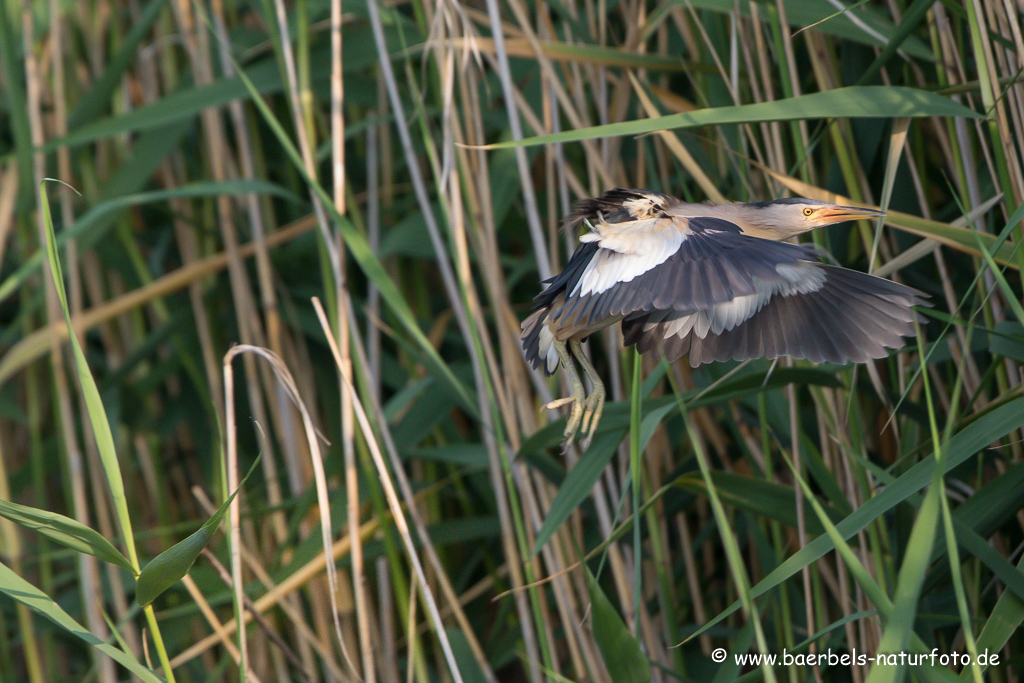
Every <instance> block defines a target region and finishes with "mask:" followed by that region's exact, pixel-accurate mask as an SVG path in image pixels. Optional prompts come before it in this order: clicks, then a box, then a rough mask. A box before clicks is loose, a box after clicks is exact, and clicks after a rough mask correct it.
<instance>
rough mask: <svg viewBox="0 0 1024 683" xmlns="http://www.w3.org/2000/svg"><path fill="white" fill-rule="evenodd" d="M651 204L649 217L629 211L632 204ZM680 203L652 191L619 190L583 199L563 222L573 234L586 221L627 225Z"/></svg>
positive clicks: (565, 228)
mask: <svg viewBox="0 0 1024 683" xmlns="http://www.w3.org/2000/svg"><path fill="white" fill-rule="evenodd" d="M637 201H640V202H644V201H646V202H648V203H649V209H648V211H647V212H646V213H645V214H642V215H638V214H637V213H636V212H635V208H636V207H634V209H633V210H631V209H630V208H627V206H626V204H627V203H628V202H637ZM678 201H679V200H677V199H675V198H674V197H671V196H669V195H667V194H662V193H660V192H652V191H650V190H629V189H626V188H622V187H617V188H615V189H614V190H608V191H607V192H605V193H604V194H603V195H601V196H600V197H592V198H590V199H581V200H580V201H578V202H576V204H574V205H573V207H572V212H571V213H570V214H569V215H568V216H566V217H565V220H564V221H563V222H562V230H563V231H565V232H570V231H572V230H575V229H576V228H578V227H579V225H580V224H581V223H582V222H583V221H584V220H587V221H591V222H594V221H597V220H598V219H599V218H603V219H604V221H605V222H606V223H625V222H626V221H635V220H638V219H641V218H649V217H651V216H654V215H656V214H657V213H658V212H660V211H662V210H663V209H664V208H665V207H666V206H669V205H671V204H673V203H675V202H678Z"/></svg>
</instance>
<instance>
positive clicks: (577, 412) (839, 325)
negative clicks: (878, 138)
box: [522, 189, 928, 449]
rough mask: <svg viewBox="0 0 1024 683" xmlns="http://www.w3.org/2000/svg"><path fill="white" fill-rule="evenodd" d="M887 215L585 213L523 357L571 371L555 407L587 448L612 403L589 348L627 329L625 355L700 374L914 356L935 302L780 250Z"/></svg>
mask: <svg viewBox="0 0 1024 683" xmlns="http://www.w3.org/2000/svg"><path fill="white" fill-rule="evenodd" d="M881 215H882V213H881V212H880V211H877V210H874V209H862V208H858V207H852V206H836V205H833V204H826V203H824V202H819V201H815V200H811V199H799V198H793V199H776V200H774V201H768V202H757V203H753V204H721V205H711V204H686V203H683V202H681V201H679V200H678V199H676V198H674V197H670V196H668V195H664V194H659V193H657V192H650V191H647V190H624V189H615V190H611V191H609V192H606V193H605V194H604V195H602V196H601V197H598V198H595V199H586V200H584V201H582V202H580V203H579V204H577V205H576V207H575V208H574V210H573V212H572V213H571V214H570V215H569V216H568V217H567V218H566V221H565V225H566V229H569V230H572V229H574V228H577V227H578V226H579V225H580V224H581V223H585V224H586V225H587V227H588V228H589V232H587V233H585V234H584V235H582V236H581V237H580V238H579V239H580V243H579V246H578V247H577V248H576V251H575V252H574V253H573V255H572V257H571V258H570V259H569V263H568V264H567V265H566V267H565V270H563V271H562V272H561V273H559V274H558V275H556V276H555V277H553V278H551V279H549V280H546V281H545V284H547V285H548V286H547V288H546V289H545V290H544V291H543V292H541V293H540V294H539V295H538V296H537V297H536V299H535V302H536V304H535V306H534V312H533V313H532V314H531V315H530V316H529V317H528V318H527V319H526V320H525V321H524V322H523V325H522V343H523V349H524V350H525V352H526V360H527V361H528V362H529V363H531V364H532V366H533V367H534V368H537V367H542V368H543V369H544V372H545V373H546V374H549V375H550V374H552V373H553V372H554V371H555V368H556V367H558V364H559V362H561V365H562V367H563V368H564V370H565V373H566V375H567V376H568V379H569V383H570V385H571V386H572V395H571V396H568V397H566V398H561V399H558V400H556V401H552V402H551V403H549V404H547V406H546V407H548V408H557V407H559V406H563V405H567V404H572V408H571V409H570V412H569V417H568V420H567V422H566V426H565V434H564V436H565V443H566V444H568V443H569V442H570V441H571V440H572V438H573V436H575V434H576V432H577V430H579V429H581V428H582V430H583V434H584V438H583V440H582V442H581V445H582V447H583V448H584V449H586V448H587V447H588V446H589V445H590V440H591V439H592V438H593V435H594V430H595V429H596V428H597V422H598V420H599V419H600V417H601V411H602V409H603V407H604V399H605V389H604V384H603V383H602V382H601V378H600V377H599V376H598V375H597V372H596V371H595V370H594V366H593V365H592V364H591V362H590V359H588V358H587V356H586V355H585V354H584V353H583V350H582V348H581V346H580V344H581V342H582V341H583V340H584V339H586V338H587V337H588V336H589V335H591V334H593V333H594V332H596V331H597V330H600V329H603V328H605V327H608V326H609V325H614V324H615V323H617V322H620V321H621V322H622V334H623V338H624V341H625V343H626V344H627V345H636V347H637V349H638V350H639V351H641V352H643V353H651V354H653V355H654V356H655V357H664V358H665V359H667V360H668V361H670V362H671V361H675V360H677V359H678V358H680V357H681V356H683V355H686V354H689V359H690V365H691V366H693V367H697V366H699V365H701V364H702V363H709V362H711V361H724V360H730V359H732V360H747V359H750V358H761V357H766V358H770V359H771V358H778V357H779V356H790V357H792V358H804V359H807V360H810V361H814V362H816V363H823V362H829V363H847V362H849V361H854V362H859V363H862V362H866V361H868V360H871V359H872V358H882V357H884V356H885V355H886V349H895V348H899V347H901V346H903V344H904V341H903V337H907V336H911V335H913V334H914V323H915V322H920V321H921V318H919V316H918V314H917V313H916V312H915V311H914V310H913V308H912V307H913V306H916V305H928V304H927V303H926V301H925V298H926V297H927V295H926V294H924V293H923V292H919V291H917V290H916V289H911V288H910V287H905V286H903V285H900V284H897V283H895V282H890V281H888V280H883V279H882V278H879V277H875V276H873V275H867V274H865V273H860V272H857V271H854V270H849V269H847V268H841V267H839V266H834V265H828V264H825V263H822V262H821V261H820V260H819V258H818V252H817V251H816V250H814V249H813V248H810V247H807V246H802V245H797V244H790V243H787V242H782V241H781V240H785V239H787V238H789V237H792V236H793V235H797V234H799V233H802V232H807V231H808V230H813V229H815V228H820V227H822V226H825V225H831V224H833V223H841V222H843V221H849V220H854V219H860V218H876V219H877V218H878V217H879V216H881ZM573 357H575V359H576V360H577V361H579V363H580V366H581V367H582V368H583V371H584V372H585V373H586V375H587V377H588V378H589V379H590V383H591V384H592V385H593V389H592V390H591V393H590V395H589V396H585V392H584V389H583V383H582V382H581V381H580V376H579V374H578V373H577V371H576V366H575V364H574V362H573Z"/></svg>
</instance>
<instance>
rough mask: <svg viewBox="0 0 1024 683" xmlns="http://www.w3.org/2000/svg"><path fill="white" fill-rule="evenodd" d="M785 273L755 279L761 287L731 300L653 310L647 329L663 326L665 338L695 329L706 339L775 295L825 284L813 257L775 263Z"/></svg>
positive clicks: (729, 327) (742, 319) (812, 289)
mask: <svg viewBox="0 0 1024 683" xmlns="http://www.w3.org/2000/svg"><path fill="white" fill-rule="evenodd" d="M775 270H776V272H778V274H779V275H780V276H781V279H780V280H775V281H772V282H764V281H760V282H757V283H755V284H756V285H757V287H758V291H757V293H755V294H749V295H746V296H738V297H736V298H735V299H732V300H731V301H726V302H724V303H720V304H716V305H714V306H712V307H710V308H707V309H705V310H700V311H694V312H692V313H682V314H680V313H676V312H674V311H664V312H663V313H662V315H660V316H657V315H654V314H652V315H651V317H650V318H649V319H648V322H646V323H645V324H644V328H643V329H644V332H649V331H650V330H653V329H654V328H660V329H659V333H660V334H661V336H662V337H663V338H664V339H668V338H670V337H679V338H680V339H682V338H684V337H686V335H688V334H690V333H691V332H693V334H695V335H696V336H698V337H700V338H701V339H705V338H706V337H707V335H708V332H709V331H710V332H714V333H715V334H716V335H719V334H721V333H722V332H723V331H727V330H732V329H733V328H735V327H736V326H737V325H740V324H741V323H743V322H746V321H747V320H749V319H750V318H751V317H753V315H754V314H755V313H757V312H758V311H760V310H761V309H762V308H763V307H764V305H765V304H766V303H768V301H769V300H771V298H772V297H773V296H793V295H794V294H809V293H810V292H816V291H818V290H819V289H821V288H822V286H824V284H825V271H824V270H823V269H822V268H819V267H817V266H816V265H815V264H814V263H812V262H810V261H799V262H797V263H780V264H779V265H777V266H776V267H775Z"/></svg>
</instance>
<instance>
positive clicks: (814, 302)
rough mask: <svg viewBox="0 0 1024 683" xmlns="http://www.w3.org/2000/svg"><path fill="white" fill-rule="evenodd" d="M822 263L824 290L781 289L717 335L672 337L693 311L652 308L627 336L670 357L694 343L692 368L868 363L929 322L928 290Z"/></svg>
mask: <svg viewBox="0 0 1024 683" xmlns="http://www.w3.org/2000/svg"><path fill="white" fill-rule="evenodd" d="M818 267H819V268H821V269H822V270H823V271H824V273H825V279H824V283H823V284H822V286H821V288H820V289H818V290H817V291H813V292H806V293H793V294H790V295H788V296H783V295H780V294H776V295H774V296H772V297H771V298H770V299H769V300H768V301H767V302H766V303H765V304H764V306H763V307H762V308H761V309H760V310H759V311H757V312H756V313H754V314H753V315H752V316H750V318H748V319H747V320H746V321H744V322H741V323H740V324H739V325H737V326H736V327H734V328H732V329H730V330H722V331H721V332H719V333H717V334H716V333H715V332H714V331H713V330H710V331H708V333H707V334H706V335H705V336H704V337H703V338H702V337H700V336H698V335H697V334H696V332H694V331H692V330H691V331H690V332H689V333H687V334H686V335H684V338H680V337H678V336H675V335H672V336H669V337H668V338H667V339H666V338H665V334H666V331H667V325H669V324H671V323H672V321H673V320H675V319H678V318H679V317H680V316H683V315H687V312H686V311H681V312H678V313H674V314H671V315H668V316H666V315H665V312H663V311H653V312H648V313H642V314H640V315H634V316H630V317H628V318H626V319H625V320H624V321H623V323H622V332H623V337H624V339H625V340H626V343H627V344H636V345H637V348H638V349H640V350H641V351H652V352H653V353H655V354H657V355H661V356H664V357H665V358H667V359H668V360H669V361H674V360H676V359H678V358H679V357H680V356H681V355H682V353H683V352H684V350H688V351H689V353H690V365H692V366H693V367H697V366H699V365H701V364H703V363H709V362H711V361H725V360H747V359H750V358H760V357H762V356H764V357H767V358H778V357H779V356H791V357H793V358H804V359H807V360H811V361H814V362H817V363H823V362H829V363H847V362H849V361H855V362H865V361H868V360H870V359H872V358H883V357H884V356H886V355H887V353H886V349H894V348H899V347H901V346H903V345H904V340H903V338H904V337H909V336H912V335H913V334H914V323H915V322H922V318H921V317H920V316H919V314H918V313H917V312H916V311H914V310H913V308H912V307H913V306H928V305H930V304H928V302H927V301H926V300H925V299H926V297H927V295H926V294H924V293H923V292H919V291H918V290H916V289H912V288H910V287H905V286H903V285H900V284H897V283H895V282H890V281H889V280H884V279H882V278H879V277H875V276H873V275H867V274H865V273H860V272H857V271H854V270H849V269H847V268H841V267H839V266H831V265H824V264H819V265H818ZM645 327H647V328H648V329H644V328H645Z"/></svg>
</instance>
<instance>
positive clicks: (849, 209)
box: [817, 206, 885, 225]
mask: <svg viewBox="0 0 1024 683" xmlns="http://www.w3.org/2000/svg"><path fill="white" fill-rule="evenodd" d="M884 215H885V211H879V210H878V209H865V208H861V207H859V206H826V207H822V208H821V209H819V212H818V216H817V217H818V219H819V220H821V222H822V223H824V224H826V225H831V224H832V223H842V222H844V221H856V220H861V219H874V220H877V219H878V218H881V217H882V216H884Z"/></svg>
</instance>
